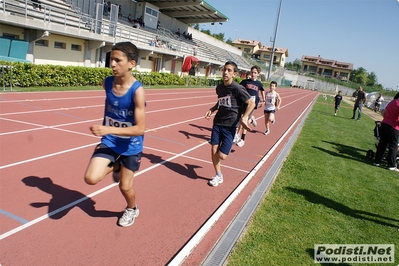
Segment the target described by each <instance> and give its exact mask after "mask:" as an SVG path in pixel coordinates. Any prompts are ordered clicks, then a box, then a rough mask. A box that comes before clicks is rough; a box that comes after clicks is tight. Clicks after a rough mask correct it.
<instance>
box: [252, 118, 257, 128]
mask: <svg viewBox="0 0 399 266" xmlns="http://www.w3.org/2000/svg"><path fill="white" fill-rule="evenodd" d="M251 120H252V122H251V124H252V125H253V126H254V127H256V126H257V125H258V123H257V122H256V119H255V116H252V117H251Z"/></svg>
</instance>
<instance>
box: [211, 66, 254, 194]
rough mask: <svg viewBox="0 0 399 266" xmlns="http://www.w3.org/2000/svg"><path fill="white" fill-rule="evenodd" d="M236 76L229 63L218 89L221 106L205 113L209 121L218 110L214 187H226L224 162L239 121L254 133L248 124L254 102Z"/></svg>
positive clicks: (213, 138) (213, 139) (213, 137)
mask: <svg viewBox="0 0 399 266" xmlns="http://www.w3.org/2000/svg"><path fill="white" fill-rule="evenodd" d="M237 72H238V69H237V65H236V63H234V62H232V61H228V62H226V63H225V64H224V67H223V83H222V84H219V85H218V86H217V87H216V94H217V96H218V102H217V103H216V104H215V105H214V106H213V107H212V108H211V109H209V110H208V111H207V112H206V113H205V118H206V119H208V120H209V119H210V118H211V115H212V113H213V112H214V111H216V110H218V112H217V113H216V115H215V117H214V119H213V126H212V134H211V145H212V148H211V157H212V164H213V167H214V170H215V172H216V175H215V177H213V178H212V180H210V181H209V182H208V184H209V185H210V186H213V187H216V186H217V185H219V184H221V183H223V175H222V171H221V160H225V159H226V158H227V156H228V155H229V153H230V150H231V147H232V145H233V138H234V135H235V133H236V129H237V127H236V126H237V123H238V122H239V121H240V118H241V124H242V125H243V127H244V128H245V129H246V130H251V129H250V128H249V127H248V124H247V123H248V115H249V114H250V113H251V111H252V110H253V109H254V107H255V103H254V102H253V101H252V100H251V96H250V95H249V94H248V92H247V91H246V90H245V89H244V88H243V87H242V86H241V85H239V84H237V83H236V82H235V81H234V80H233V78H234V77H235V76H236V75H237ZM244 103H245V104H246V109H245V111H244V114H242V116H241V113H240V112H239V108H240V107H241V106H242V105H243V104H244Z"/></svg>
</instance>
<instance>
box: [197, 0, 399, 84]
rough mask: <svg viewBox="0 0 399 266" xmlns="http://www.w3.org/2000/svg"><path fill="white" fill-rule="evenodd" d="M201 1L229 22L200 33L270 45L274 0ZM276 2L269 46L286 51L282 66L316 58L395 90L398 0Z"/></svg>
mask: <svg viewBox="0 0 399 266" xmlns="http://www.w3.org/2000/svg"><path fill="white" fill-rule="evenodd" d="M205 1H206V2H207V3H208V4H210V5H211V6H213V7H214V8H215V9H217V10H218V11H220V12H221V13H223V14H224V15H225V16H226V17H228V18H229V21H228V22H224V23H223V25H220V24H219V23H215V25H211V24H210V23H207V24H200V29H204V30H207V29H209V30H210V31H211V33H224V34H225V35H224V36H225V41H226V40H228V39H229V38H230V39H231V40H234V39H236V38H239V39H248V40H258V41H260V42H261V43H262V45H268V46H271V45H272V43H271V41H270V40H271V38H272V37H273V36H274V29H275V25H276V22H277V11H278V7H279V4H280V0H245V1H242V0H205ZM282 1H283V2H282V7H281V13H280V20H279V23H278V31H277V37H276V43H275V45H276V47H281V48H287V49H288V58H287V59H286V62H293V61H294V60H295V59H299V60H300V59H301V58H302V56H303V55H310V56H319V55H320V57H322V58H325V59H332V60H337V61H340V62H346V63H352V64H353V68H354V69H357V68H359V67H363V68H364V69H366V71H367V72H368V73H370V72H374V73H375V74H376V76H377V78H378V80H377V82H378V83H380V84H382V85H383V86H384V88H386V89H394V90H399V0H282Z"/></svg>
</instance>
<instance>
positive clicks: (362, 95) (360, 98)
mask: <svg viewBox="0 0 399 266" xmlns="http://www.w3.org/2000/svg"><path fill="white" fill-rule="evenodd" d="M365 99H366V93H364V91H359V92H358V93H357V98H356V103H363V101H365Z"/></svg>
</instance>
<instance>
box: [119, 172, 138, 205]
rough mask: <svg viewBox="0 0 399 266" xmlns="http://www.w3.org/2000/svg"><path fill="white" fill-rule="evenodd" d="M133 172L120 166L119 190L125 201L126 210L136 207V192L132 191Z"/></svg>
mask: <svg viewBox="0 0 399 266" xmlns="http://www.w3.org/2000/svg"><path fill="white" fill-rule="evenodd" d="M133 178H134V172H133V171H132V170H129V169H127V168H126V167H123V166H121V179H120V181H119V189H120V191H121V193H122V195H123V197H124V198H125V200H126V203H127V207H128V208H134V207H135V206H136V192H135V191H134V189H133Z"/></svg>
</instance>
